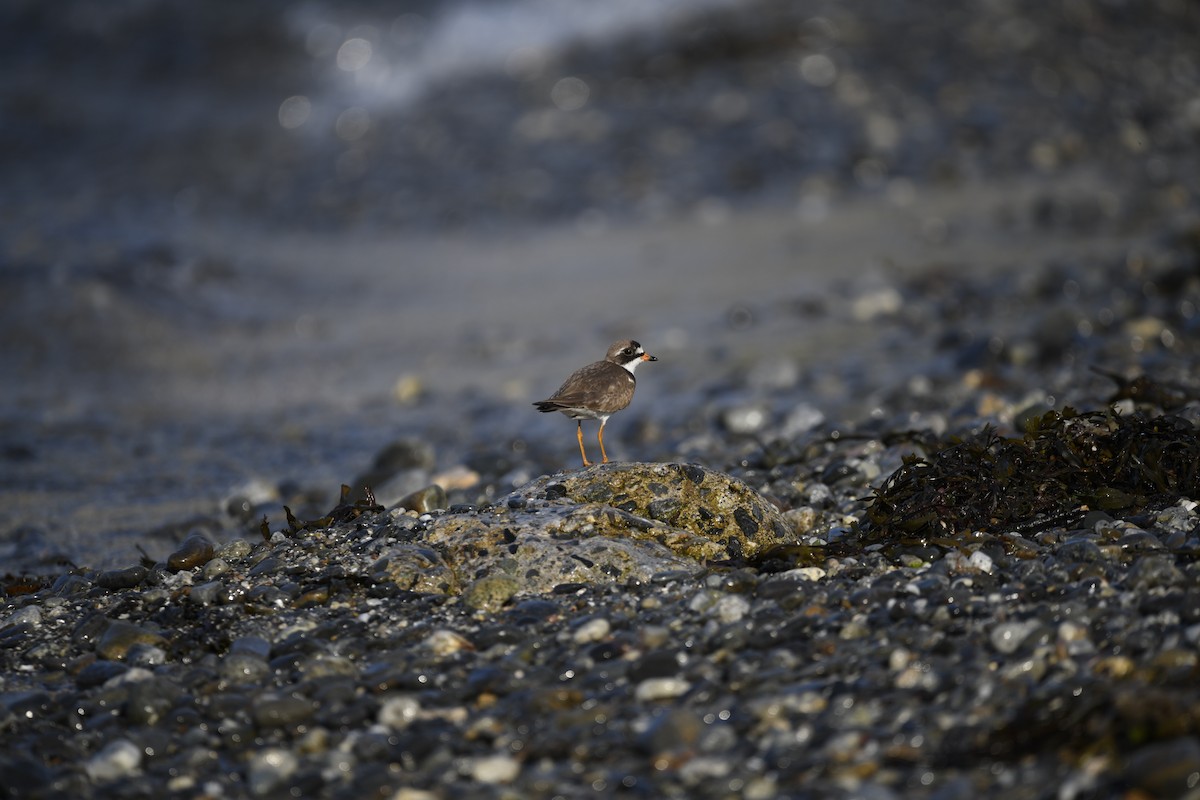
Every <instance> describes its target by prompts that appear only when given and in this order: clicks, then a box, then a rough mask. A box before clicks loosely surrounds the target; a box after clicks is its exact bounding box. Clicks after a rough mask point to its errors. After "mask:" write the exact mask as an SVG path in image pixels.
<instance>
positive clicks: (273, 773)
mask: <svg viewBox="0 0 1200 800" xmlns="http://www.w3.org/2000/svg"><path fill="white" fill-rule="evenodd" d="M299 767H300V759H298V758H297V757H296V755H295V754H294V753H292V752H291V751H290V750H285V749H283V748H281V747H269V748H265V749H263V750H260V751H259V752H257V753H255V754H254V755H253V756H251V759H250V770H249V788H250V793H251V794H253V795H255V796H258V797H261V796H263V795H267V794H271V793H273V792H275V791H276V790H278V789H280V788H281V787H282V786H283V784H284V783H285V782H287V781H288V780H289V779H290V778H291V777H292V776H293V775H295V774H296V771H297V770H298V769H299Z"/></svg>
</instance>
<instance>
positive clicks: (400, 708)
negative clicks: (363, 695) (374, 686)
mask: <svg viewBox="0 0 1200 800" xmlns="http://www.w3.org/2000/svg"><path fill="white" fill-rule="evenodd" d="M420 713H421V703H420V701H418V700H417V698H415V697H410V696H409V695H396V696H395V697H389V698H388V699H387V700H385V701H383V703H382V704H381V705H380V706H379V714H378V715H377V716H376V719H377V720H378V721H379V724H380V725H386V726H387V727H389V728H395V729H399V728H406V727H408V726H409V724H411V723H412V721H413V720H415V719H416V718H417V715H418V714H420Z"/></svg>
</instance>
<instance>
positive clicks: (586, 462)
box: [576, 420, 608, 467]
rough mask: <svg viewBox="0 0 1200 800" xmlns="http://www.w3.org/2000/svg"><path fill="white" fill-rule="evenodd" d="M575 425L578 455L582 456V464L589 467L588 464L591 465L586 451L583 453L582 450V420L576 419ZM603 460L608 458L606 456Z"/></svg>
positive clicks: (601, 449) (602, 449) (602, 448)
mask: <svg viewBox="0 0 1200 800" xmlns="http://www.w3.org/2000/svg"><path fill="white" fill-rule="evenodd" d="M576 425H577V426H578V427H577V428H576V433H578V434H579V455H581V456H583V465H584V466H585V467H590V466H591V465H592V462H590V461H588V460H587V453H585V452H584V450H583V421H582V420H580V421H577V422H576ZM600 451H601V452H603V451H604V447H603V446H601V447H600ZM604 460H605V461H608V459H607V458H606V459H604Z"/></svg>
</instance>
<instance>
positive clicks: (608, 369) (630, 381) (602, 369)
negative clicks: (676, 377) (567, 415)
mask: <svg viewBox="0 0 1200 800" xmlns="http://www.w3.org/2000/svg"><path fill="white" fill-rule="evenodd" d="M635 384H636V381H635V380H634V377H633V374H632V373H630V372H629V370H627V369H625V368H624V367H618V366H617V365H616V364H613V363H611V362H608V361H597V362H596V363H595V364H589V365H588V366H586V367H584V368H582V369H580V370H577V371H575V372H574V373H573V374H572V375H571V377H569V378H567V380H566V382H565V383H563V385H562V386H560V387H559V388H558V391H557V392H555V393H554V394H553V395H552V396H551V397H550V399H549V400H545V401H543V402H544V403H547V404H550V403H553V404H554V405H555V406H557V407H559V408H593V409H596V410H599V411H620V410H621V409H622V408H625V406H627V405H629V401H630V400H632V399H633V389H634V386H635Z"/></svg>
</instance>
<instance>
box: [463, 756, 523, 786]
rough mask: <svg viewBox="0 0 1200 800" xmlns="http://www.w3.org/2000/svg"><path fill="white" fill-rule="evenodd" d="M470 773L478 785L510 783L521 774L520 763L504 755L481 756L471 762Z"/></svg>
mask: <svg viewBox="0 0 1200 800" xmlns="http://www.w3.org/2000/svg"><path fill="white" fill-rule="evenodd" d="M470 773H471V778H472V780H475V781H478V782H479V783H486V784H496V783H512V782H513V781H515V780H516V779H517V776H518V775H520V774H521V762H519V761H517V760H516V759H515V758H512V757H511V756H505V755H492V756H483V757H480V758H476V759H473V760H472V762H471V767H470Z"/></svg>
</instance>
